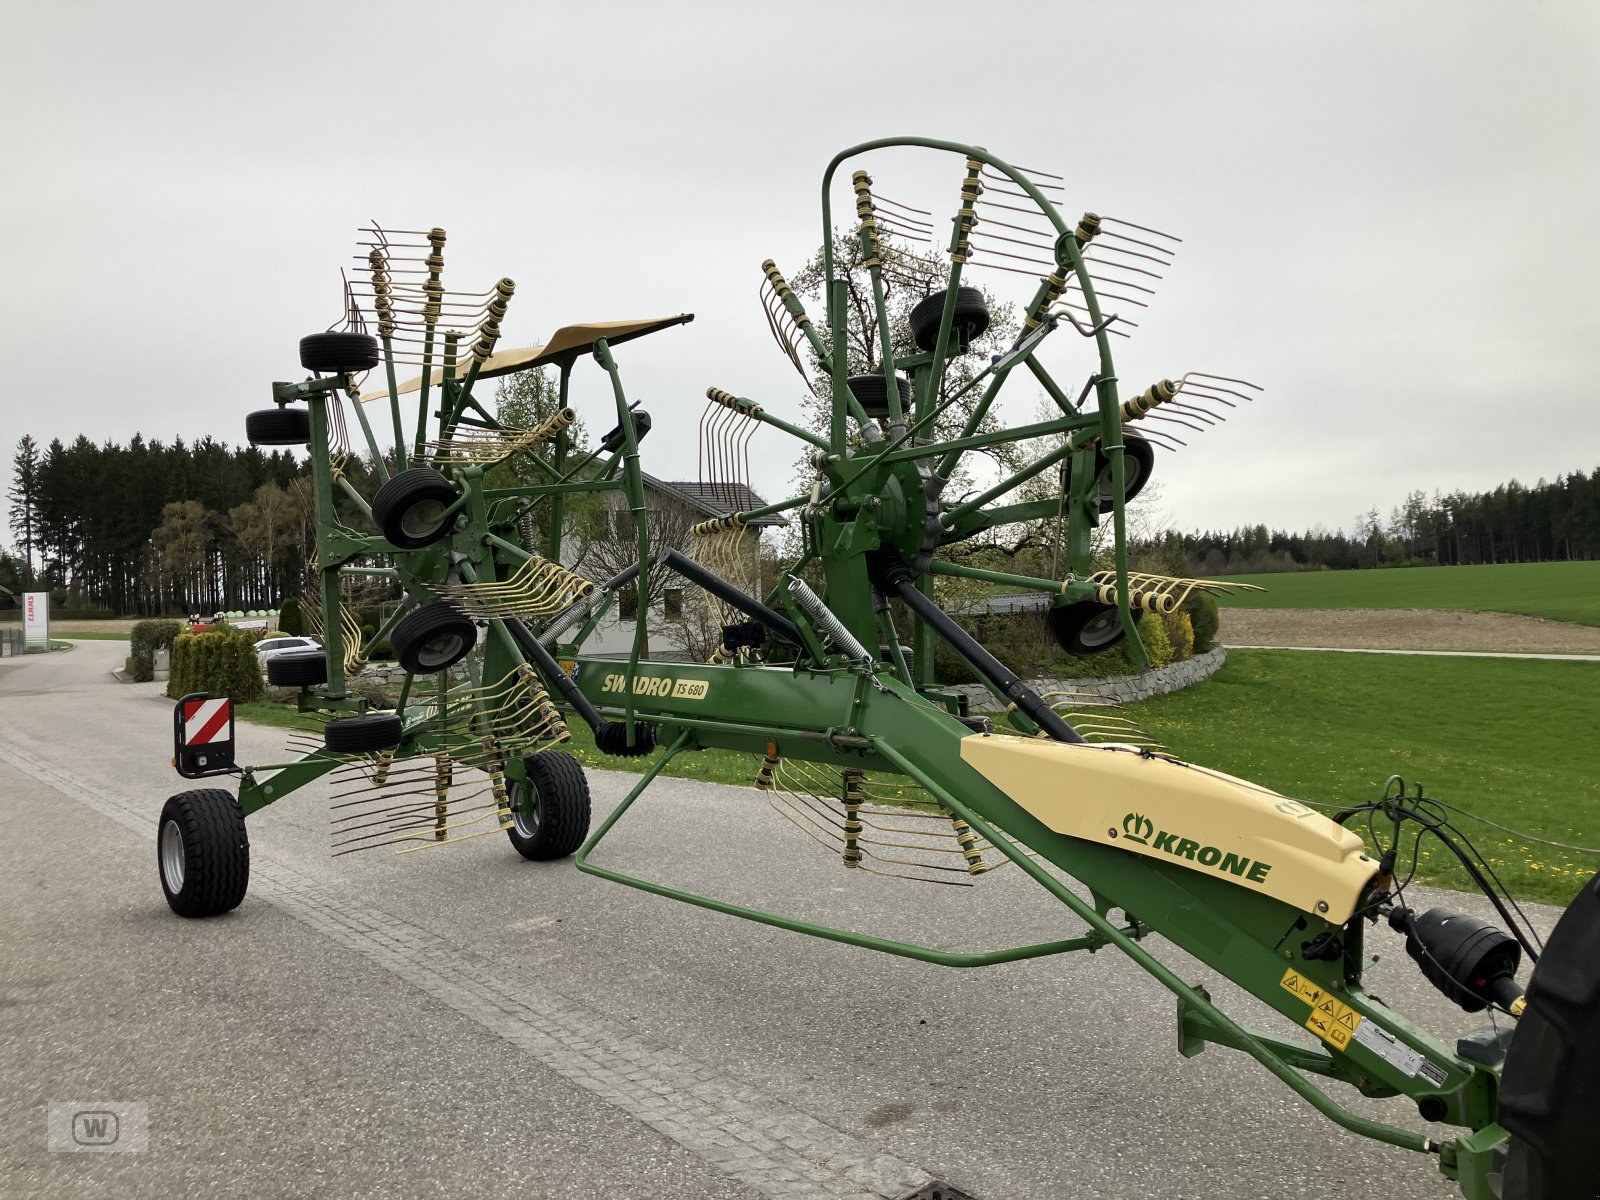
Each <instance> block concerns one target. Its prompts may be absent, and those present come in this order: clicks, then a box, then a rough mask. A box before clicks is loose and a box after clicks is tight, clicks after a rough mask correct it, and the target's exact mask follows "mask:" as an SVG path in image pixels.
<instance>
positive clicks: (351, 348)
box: [300, 333, 378, 375]
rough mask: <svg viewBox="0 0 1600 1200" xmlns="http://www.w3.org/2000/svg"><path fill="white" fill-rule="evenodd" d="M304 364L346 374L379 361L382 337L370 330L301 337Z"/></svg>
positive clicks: (366, 368)
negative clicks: (370, 332) (379, 343)
mask: <svg viewBox="0 0 1600 1200" xmlns="http://www.w3.org/2000/svg"><path fill="white" fill-rule="evenodd" d="M300 365H301V366H302V367H304V368H305V369H306V370H308V371H325V372H327V373H328V374H330V375H344V374H347V373H353V372H356V371H370V370H372V368H373V367H375V366H377V365H378V339H377V338H375V337H373V336H372V335H371V334H366V333H313V334H311V335H310V336H308V337H303V338H301V339H300Z"/></svg>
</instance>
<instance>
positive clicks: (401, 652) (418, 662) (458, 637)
mask: <svg viewBox="0 0 1600 1200" xmlns="http://www.w3.org/2000/svg"><path fill="white" fill-rule="evenodd" d="M477 644H478V627H477V626H476V625H475V624H473V622H472V620H471V619H470V618H468V617H464V616H462V615H461V614H460V613H459V612H457V611H456V610H455V609H453V608H451V607H450V605H448V604H446V603H445V602H444V601H443V600H436V601H434V602H433V603H432V604H425V605H423V606H422V607H421V608H418V609H414V610H413V611H411V612H408V613H407V614H406V615H405V616H403V617H401V618H400V623H399V624H398V625H396V626H395V627H394V632H393V633H391V634H390V635H389V648H390V649H391V650H393V651H394V660H395V662H397V663H399V664H400V665H401V666H402V667H404V668H405V669H406V670H407V671H410V672H411V673H412V674H413V675H437V674H438V673H439V672H440V671H448V670H449V669H450V668H451V667H453V666H455V665H456V664H457V663H458V662H460V661H461V660H462V659H463V658H465V657H466V656H467V655H469V654H471V653H472V648H473V647H474V646H476V645H477Z"/></svg>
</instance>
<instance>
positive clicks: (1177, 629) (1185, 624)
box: [1162, 608, 1194, 662]
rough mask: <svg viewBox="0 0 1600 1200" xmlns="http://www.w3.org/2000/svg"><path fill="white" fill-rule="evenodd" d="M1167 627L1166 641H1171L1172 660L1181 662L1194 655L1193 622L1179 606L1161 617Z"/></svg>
mask: <svg viewBox="0 0 1600 1200" xmlns="http://www.w3.org/2000/svg"><path fill="white" fill-rule="evenodd" d="M1162 623H1163V624H1165V625H1166V627H1167V641H1169V642H1171V643H1172V661H1173V662H1182V661H1183V660H1184V659H1186V658H1192V657H1193V656H1194V622H1193V621H1191V620H1190V619H1189V614H1188V613H1186V612H1184V611H1183V610H1182V609H1181V608H1180V609H1178V611H1177V612H1171V613H1167V614H1166V616H1164V617H1163V618H1162Z"/></svg>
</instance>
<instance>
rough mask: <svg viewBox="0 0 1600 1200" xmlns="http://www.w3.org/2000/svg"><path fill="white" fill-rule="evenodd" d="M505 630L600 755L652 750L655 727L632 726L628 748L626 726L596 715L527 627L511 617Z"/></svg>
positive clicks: (621, 755)
mask: <svg viewBox="0 0 1600 1200" xmlns="http://www.w3.org/2000/svg"><path fill="white" fill-rule="evenodd" d="M505 623H506V629H507V630H508V631H509V632H510V634H511V636H512V637H513V638H514V639H515V640H516V643H517V645H519V646H521V647H522V652H523V653H524V654H526V655H527V656H528V661H529V662H531V663H532V664H533V665H534V666H535V667H537V668H538V669H539V673H540V674H541V675H543V676H544V677H545V678H546V679H548V680H549V681H550V682H551V683H553V684H555V687H556V690H557V691H558V692H560V693H561V698H562V699H563V700H565V701H566V702H567V703H568V704H570V705H572V710H573V711H574V712H576V713H577V714H578V715H579V716H580V717H582V718H583V720H584V723H585V724H586V725H588V726H589V728H590V729H592V730H594V742H595V745H596V746H597V747H598V748H599V750H600V752H601V753H602V754H610V755H612V756H613V757H618V758H632V757H635V756H638V755H644V754H649V753H650V752H651V751H653V750H654V749H655V748H656V727H655V726H654V725H649V724H646V723H645V722H643V721H638V722H635V723H634V741H633V745H631V746H630V745H628V731H627V726H626V725H623V724H619V723H618V722H615V721H608V720H606V719H605V718H604V717H603V716H601V715H600V711H599V710H598V709H597V708H595V706H594V705H593V704H591V703H589V697H587V696H585V695H584V694H583V692H582V690H581V689H580V688H579V687H578V685H577V684H576V683H574V682H573V681H572V676H570V675H568V674H567V673H566V672H565V671H563V670H562V669H561V664H560V663H558V662H557V661H556V660H555V656H554V655H552V654H551V653H550V651H549V650H547V649H545V647H544V646H543V645H542V644H541V643H540V641H539V639H538V638H536V637H534V636H533V634H532V633H530V632H529V631H528V627H527V626H526V625H524V624H523V623H522V622H521V621H519V620H517V618H515V617H507V618H506V619H505Z"/></svg>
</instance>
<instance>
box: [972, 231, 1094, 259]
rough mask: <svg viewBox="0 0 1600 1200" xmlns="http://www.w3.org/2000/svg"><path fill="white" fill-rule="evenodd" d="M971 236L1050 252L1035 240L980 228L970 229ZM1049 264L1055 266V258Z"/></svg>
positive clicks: (1046, 252) (1041, 251)
mask: <svg viewBox="0 0 1600 1200" xmlns="http://www.w3.org/2000/svg"><path fill="white" fill-rule="evenodd" d="M972 236H973V237H975V238H980V237H983V238H989V239H990V240H991V241H996V242H1008V243H1010V244H1011V245H1013V246H1026V247H1027V248H1028V249H1029V250H1037V251H1039V252H1040V253H1041V254H1048V253H1050V247H1049V246H1042V245H1040V244H1038V243H1037V242H1028V241H1024V240H1023V239H1022V238H1013V237H1006V236H1005V235H1004V234H1002V233H985V232H983V231H982V230H980V229H974V230H973V231H972ZM1029 261H1032V260H1029ZM1084 261H1085V262H1088V261H1089V260H1088V259H1084ZM1050 265H1051V266H1052V267H1054V266H1055V260H1054V259H1051V260H1050Z"/></svg>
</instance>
